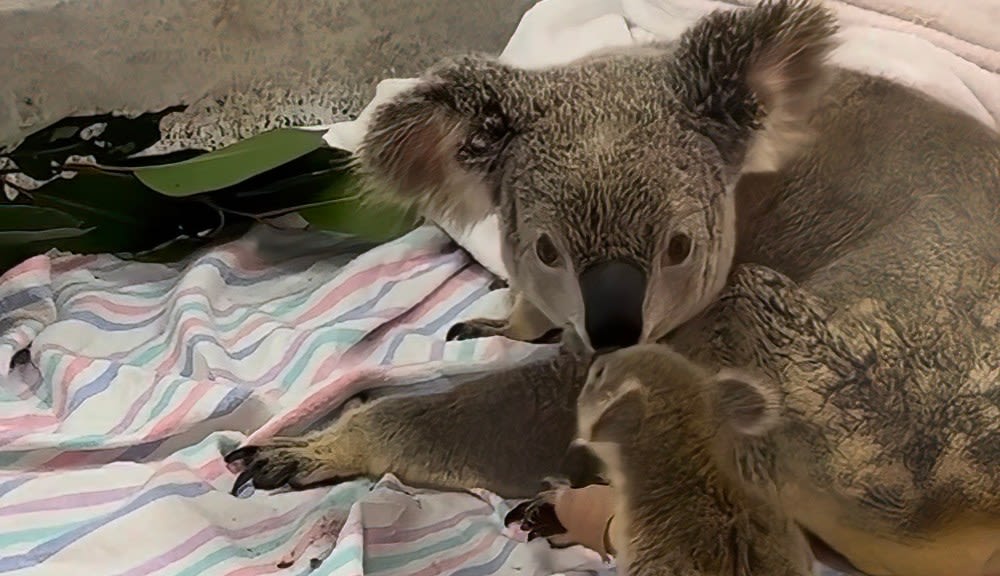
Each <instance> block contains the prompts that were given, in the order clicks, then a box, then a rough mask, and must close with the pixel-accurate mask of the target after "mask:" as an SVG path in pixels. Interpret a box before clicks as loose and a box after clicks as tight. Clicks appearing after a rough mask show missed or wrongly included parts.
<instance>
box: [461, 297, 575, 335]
mask: <svg viewBox="0 0 1000 576" xmlns="http://www.w3.org/2000/svg"><path fill="white" fill-rule="evenodd" d="M561 332H562V330H561V329H560V328H559V327H558V326H555V325H553V324H552V322H551V321H550V320H549V319H548V318H547V317H546V316H545V314H542V312H541V311H540V310H539V309H538V308H536V307H535V306H534V305H533V304H531V303H530V302H528V300H527V298H525V297H524V295H523V294H518V295H517V296H516V297H515V299H514V306H513V308H512V309H511V311H510V314H509V315H508V316H507V318H502V319H495V318H474V319H472V320H466V321H464V322H459V323H457V324H455V325H453V326H452V327H451V329H450V330H449V331H448V337H447V338H448V340H470V339H473V338H486V337H488V336H503V337H505V338H510V339H511V340H519V341H522V342H534V343H539V344H541V343H554V342H558V341H559V338H560V335H561Z"/></svg>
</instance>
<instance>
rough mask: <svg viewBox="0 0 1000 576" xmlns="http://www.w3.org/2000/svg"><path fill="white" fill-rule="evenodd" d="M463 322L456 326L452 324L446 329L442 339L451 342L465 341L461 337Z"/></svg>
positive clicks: (463, 327)
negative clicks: (446, 332) (446, 331)
mask: <svg viewBox="0 0 1000 576" xmlns="http://www.w3.org/2000/svg"><path fill="white" fill-rule="evenodd" d="M465 330H466V328H465V322H459V323H457V324H452V326H451V328H449V329H448V334H446V335H445V337H444V339H445V340H447V341H449V342H451V341H452V340H465V338H463V337H462V336H463V335H464V333H465Z"/></svg>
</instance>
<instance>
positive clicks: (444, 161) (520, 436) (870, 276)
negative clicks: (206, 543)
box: [227, 0, 1000, 576]
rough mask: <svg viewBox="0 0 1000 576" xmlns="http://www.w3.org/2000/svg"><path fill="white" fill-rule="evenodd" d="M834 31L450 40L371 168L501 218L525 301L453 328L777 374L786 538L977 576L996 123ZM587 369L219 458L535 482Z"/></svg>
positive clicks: (294, 476)
mask: <svg viewBox="0 0 1000 576" xmlns="http://www.w3.org/2000/svg"><path fill="white" fill-rule="evenodd" d="M834 29H835V25H834V21H833V18H832V16H831V15H830V14H829V13H828V12H827V11H826V10H824V9H822V8H821V7H819V6H818V5H816V4H814V3H811V2H808V1H802V0H775V1H773V2H770V3H766V4H762V5H760V6H758V7H756V8H752V9H747V10H739V11H731V12H722V13H715V14H712V15H710V16H708V17H706V18H704V19H703V20H702V21H700V22H699V23H698V24H696V25H695V26H694V27H692V28H691V29H690V30H689V31H688V32H687V33H685V34H684V35H683V36H682V37H681V38H680V39H679V40H678V41H677V42H676V43H672V44H669V45H663V46H656V47H647V48H642V49H637V50H630V51H625V52H616V53H609V54H604V55H600V56H596V57H592V58H588V59H586V60H585V61H582V62H579V63H576V64H573V65H570V66H563V67H559V68H554V69H549V70H541V71H524V70H515V69H511V68H508V67H506V66H503V65H501V64H498V63H497V62H495V61H493V60H491V59H488V58H481V57H465V58H459V59H457V60H453V61H449V62H446V63H444V64H442V65H440V66H438V67H437V68H435V69H434V70H433V71H431V72H430V73H429V74H428V75H427V77H426V79H425V81H424V82H423V83H422V84H420V85H419V86H417V87H415V88H414V89H412V90H411V91H409V92H407V93H405V94H403V95H401V96H399V97H398V98H396V99H395V100H394V101H392V102H389V103H387V104H386V105H384V106H383V107H382V108H381V109H380V110H379V111H378V112H377V114H376V116H375V118H374V122H373V125H372V128H371V130H370V133H369V134H368V136H367V139H366V141H365V143H364V145H363V148H362V150H361V152H360V154H359V161H360V165H361V167H362V168H363V169H364V170H365V172H366V173H367V174H368V175H369V177H370V178H371V179H372V180H373V181H374V182H375V183H376V184H378V185H379V186H380V188H381V189H384V190H387V191H388V192H387V193H388V194H389V195H390V198H391V199H392V200H394V201H397V202H402V203H412V204H417V205H419V206H420V207H421V208H422V209H424V210H425V211H426V212H427V213H429V214H432V215H434V216H437V217H450V218H452V219H457V220H459V221H461V222H464V223H466V224H471V223H474V222H475V221H477V220H478V219H480V218H482V217H483V216H485V215H486V214H488V213H490V212H491V211H494V210H495V211H497V212H499V215H500V221H501V223H502V225H503V227H504V231H505V233H506V235H507V243H506V245H505V246H504V253H505V260H506V263H507V266H508V269H509V270H510V272H511V285H512V288H513V289H514V290H515V291H517V292H518V293H519V294H520V295H521V298H520V299H519V303H518V306H517V308H516V309H515V313H514V315H513V317H512V319H511V321H509V322H496V323H490V322H473V323H472V324H471V325H469V326H472V327H473V328H471V329H469V330H466V329H464V328H463V329H461V330H460V331H461V332H465V333H466V335H469V334H476V333H479V334H483V333H501V334H506V335H508V336H513V337H518V338H524V339H530V338H534V337H537V336H538V335H540V334H542V333H544V332H545V331H548V330H549V329H550V328H552V327H569V328H570V332H571V333H576V334H578V335H579V336H580V337H581V339H582V340H584V344H586V345H587V346H586V347H587V348H591V349H601V348H607V347H618V346H626V345H630V344H634V343H636V342H651V341H659V340H663V341H666V342H668V343H669V344H670V345H671V346H672V347H673V348H674V349H676V350H678V351H680V352H681V353H683V354H684V355H686V356H687V357H690V358H692V359H694V360H696V361H698V362H700V363H702V364H703V365H706V366H708V367H712V368H719V367H724V366H725V367H733V368H737V369H740V370H744V371H747V372H752V373H754V374H756V375H758V376H759V377H760V378H761V379H762V380H765V381H771V382H775V383H776V388H777V389H778V390H779V391H780V394H779V396H780V398H781V401H780V404H781V406H780V414H781V417H780V418H779V419H778V421H779V424H778V425H779V426H781V427H783V434H784V437H788V438H792V439H794V441H795V442H798V443H799V446H800V451H799V452H798V453H800V454H802V460H801V462H800V463H799V467H800V468H799V469H798V470H797V471H798V472H799V473H798V474H796V475H795V477H796V478H797V479H798V484H796V485H793V486H790V487H788V488H789V489H788V490H786V491H785V495H786V496H787V504H788V510H789V511H790V513H792V514H793V515H794V519H795V521H796V522H797V524H798V525H800V526H802V528H803V530H804V531H806V532H808V533H809V534H810V535H811V536H812V537H814V538H816V539H818V540H822V541H825V542H826V543H827V544H829V545H830V546H831V547H832V548H834V549H836V550H838V551H839V552H840V553H842V554H843V555H845V556H846V557H847V558H849V559H850V561H851V562H853V563H854V564H855V565H856V566H858V567H859V568H861V569H862V570H864V571H866V572H869V573H878V574H908V575H910V576H919V575H922V574H927V575H931V574H934V575H941V574H958V573H980V574H990V575H991V576H992V574H996V573H1000V568H997V567H996V566H994V564H1000V554H997V555H995V556H993V559H992V560H988V559H989V558H990V557H991V555H993V550H994V546H995V543H996V542H998V541H1000V137H998V135H997V134H996V133H994V132H992V131H990V130H989V129H987V128H986V127H984V126H982V125H980V124H979V123H977V122H976V121H974V120H973V119H971V118H969V117H967V116H966V115H964V114H962V113H960V112H957V111H954V110H952V109H950V108H948V107H947V106H944V105H942V104H940V103H938V102H936V101H933V100H931V99H929V98H927V97H925V96H923V95H921V94H919V93H917V92H914V91H912V90H910V89H908V88H905V87H902V86H898V85H894V84H893V83H891V82H889V81H887V80H884V79H880V78H876V77H869V76H865V75H862V74H859V73H856V72H851V71H847V70H839V69H834V68H832V67H830V66H827V65H825V64H824V61H825V57H826V55H827V54H828V53H829V51H830V50H831V48H832V46H833V43H832V36H833V33H834ZM540 319H542V321H539V320H540ZM587 366H588V361H587V360H586V359H583V358H576V357H574V356H572V355H569V354H562V355H560V356H558V357H557V358H556V359H554V360H553V361H551V362H547V363H541V364H532V365H528V366H522V367H517V368H512V369H509V370H505V371H501V372H497V373H490V374H480V375H473V376H469V377H467V378H466V379H464V380H456V381H455V382H454V387H453V388H452V389H451V390H450V391H448V392H444V393H440V394H435V395H417V396H388V397H383V398H379V399H376V400H373V401H371V402H368V403H365V404H363V405H362V406H361V407H360V408H358V409H355V410H352V411H350V412H349V413H347V414H346V415H345V416H343V417H341V418H340V419H339V420H338V421H337V422H336V423H334V424H333V425H331V426H330V427H329V428H328V429H326V430H323V431H321V432H318V433H316V434H314V435H311V436H308V437H305V438H278V439H275V440H273V441H271V442H268V443H266V444H264V445H260V446H246V447H243V448H240V449H238V450H236V451H235V452H233V453H231V454H230V455H229V456H228V457H227V460H229V461H230V462H234V461H240V462H242V463H243V464H244V467H245V470H244V472H243V473H242V474H241V476H240V478H239V479H238V480H237V484H242V483H245V482H247V481H250V480H252V481H253V482H254V483H255V485H256V486H257V487H259V488H264V489H269V488H276V487H279V486H285V485H288V486H291V487H293V488H299V487H304V486H307V485H309V484H311V483H313V482H322V481H329V480H335V479H343V478H350V477H354V476H360V475H368V476H378V475H380V474H383V473H385V472H393V473H396V474H397V475H399V476H400V477H401V478H402V479H403V480H404V481H405V482H408V483H413V484H422V485H430V486H437V487H442V488H460V487H470V486H479V487H484V488H488V489H491V490H494V491H496V492H499V493H500V494H502V495H504V496H509V497H518V496H528V495H531V494H533V493H534V492H535V490H536V488H537V486H538V483H539V481H540V480H541V479H542V478H543V477H545V476H547V475H551V474H554V473H557V472H558V471H559V466H560V462H561V459H562V457H563V455H564V454H565V451H566V447H567V446H568V444H569V443H570V441H571V440H572V438H573V437H574V434H575V413H574V404H575V400H576V396H577V394H578V392H579V389H580V387H581V386H582V384H583V382H584V379H585V375H586V371H587ZM763 457H764V461H765V462H766V454H764V455H763ZM754 471H756V472H760V473H761V474H766V473H767V470H766V466H764V468H763V469H761V470H754ZM949 538H951V540H949ZM966 544H967V545H966ZM956 545H960V548H958V550H961V553H960V554H956V553H955V550H956V548H955V547H956ZM949 554H950V555H949ZM990 562H992V564H990ZM980 566H982V571H981V572H978V570H979V567H980ZM963 570H965V572H962V571H963ZM991 570H992V571H991Z"/></svg>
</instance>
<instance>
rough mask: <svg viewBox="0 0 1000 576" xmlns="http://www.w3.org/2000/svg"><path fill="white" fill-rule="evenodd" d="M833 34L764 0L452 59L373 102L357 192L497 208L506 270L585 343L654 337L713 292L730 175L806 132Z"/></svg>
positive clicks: (762, 165) (761, 165)
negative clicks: (580, 50) (361, 187)
mask: <svg viewBox="0 0 1000 576" xmlns="http://www.w3.org/2000/svg"><path fill="white" fill-rule="evenodd" d="M834 31H835V24H834V20H833V17H832V16H831V15H830V14H829V13H828V12H827V11H826V10H825V9H823V8H821V7H820V6H819V5H817V4H814V3H813V2H811V1H809V0H774V1H771V2H769V3H765V4H762V5H760V6H758V7H755V8H750V9H745V10H737V11H731V12H719V13H715V14H712V15H709V16H707V17H706V18H704V19H703V20H701V21H700V22H698V23H697V24H696V25H695V26H693V27H692V28H691V29H690V30H688V31H687V32H686V33H685V34H684V35H683V36H682V37H681V38H680V39H679V40H678V41H677V42H675V43H672V44H669V45H661V46H654V47H642V48H637V49H631V50H627V51H621V52H615V53H608V54H603V55H601V56H594V57H591V58H588V59H585V60H583V61H580V62H576V63H573V64H571V65H567V66H561V67H557V68H550V69H545V70H530V71H529V70H520V69H515V68H511V67H509V66H506V65H504V64H501V63H499V62H497V61H495V60H493V59H491V58H487V57H479V56H466V57H461V58H457V59H452V60H449V61H446V62H443V63H441V64H439V65H438V66H436V67H435V68H433V69H432V70H430V71H429V72H428V73H427V74H426V76H425V77H424V79H423V80H422V81H421V82H420V83H419V84H418V85H416V86H415V87H413V88H412V89H410V90H408V91H406V92H404V93H402V94H400V95H398V96H397V97H396V98H394V99H393V100H391V101H389V102H387V103H386V104H384V105H382V106H381V107H380V108H379V109H377V110H376V112H375V114H374V116H373V119H372V123H371V125H370V128H369V131H368V133H367V135H366V138H365V140H364V141H363V143H362V145H361V147H360V149H359V151H358V153H357V161H358V162H357V164H358V167H359V168H360V170H361V173H362V174H363V175H364V176H365V177H366V180H367V182H368V183H369V184H370V189H371V190H372V195H371V196H370V197H373V198H382V199H384V200H388V201H391V202H396V203H399V204H403V205H409V206H417V207H418V208H419V209H420V210H421V211H422V212H423V213H424V214H426V215H428V216H429V217H431V218H432V219H435V220H447V221H449V222H451V223H452V224H453V225H455V226H458V227H471V226H472V225H474V224H475V223H477V222H478V221H480V220H482V219H483V218H485V217H486V216H487V215H489V214H492V213H495V214H497V215H498V217H499V221H500V223H501V228H502V232H503V235H504V237H505V240H504V244H503V246H502V253H503V255H504V260H505V263H506V265H507V268H508V270H509V272H510V275H511V279H510V280H511V285H512V286H513V287H514V288H515V289H517V290H519V291H521V292H522V293H523V294H524V295H525V296H526V297H527V298H528V299H529V300H530V301H531V302H532V303H533V304H534V305H535V306H536V307H538V308H539V310H541V311H542V312H543V313H544V314H545V315H546V316H548V317H549V319H550V320H551V321H552V322H553V323H554V324H555V325H557V326H562V327H568V328H571V329H573V330H575V331H576V332H577V334H579V335H580V336H581V338H582V340H584V342H585V344H587V345H589V346H590V347H591V348H594V349H603V348H617V347H622V346H628V345H632V344H636V343H640V342H650V341H656V340H658V339H660V338H662V337H663V336H664V335H666V334H667V333H668V332H670V331H671V330H673V329H674V328H675V327H677V326H678V325H680V324H681V323H683V322H685V321H686V320H688V319H690V318H691V317H692V316H694V315H696V314H697V313H699V312H700V311H701V310H702V309H704V308H705V307H706V306H707V305H708V304H709V303H710V302H711V301H712V300H713V299H714V298H715V296H716V295H717V293H718V292H719V290H721V288H722V286H723V284H724V282H725V279H726V276H727V274H728V272H729V268H730V265H731V263H732V258H733V253H734V243H735V237H736V215H735V211H734V199H733V190H734V186H735V182H736V180H737V178H738V176H739V175H740V174H741V173H742V172H746V171H757V170H770V169H774V168H776V167H779V166H780V165H781V164H782V163H783V162H785V161H786V160H787V159H788V158H789V157H791V155H792V154H793V153H794V152H795V151H796V150H797V149H798V148H800V147H801V145H802V144H803V143H804V142H805V141H806V136H807V134H808V133H807V132H806V124H807V120H808V116H809V114H810V113H811V111H812V109H813V107H814V101H815V100H816V98H817V94H818V93H819V92H820V91H821V88H822V86H823V79H824V76H825V74H824V65H823V62H824V59H825V57H826V55H827V53H828V52H829V50H830V49H831V48H832V46H833V43H832V36H833V34H834Z"/></svg>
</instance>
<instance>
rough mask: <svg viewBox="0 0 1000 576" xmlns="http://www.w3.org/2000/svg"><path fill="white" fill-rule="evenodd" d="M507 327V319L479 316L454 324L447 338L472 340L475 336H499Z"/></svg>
mask: <svg viewBox="0 0 1000 576" xmlns="http://www.w3.org/2000/svg"><path fill="white" fill-rule="evenodd" d="M506 328H507V321H506V320H495V319H492V318H477V319H474V320H468V321H465V322H458V323H457V324H453V325H452V327H451V328H450V329H448V334H447V335H446V336H445V339H446V340H449V341H450V340H472V339H474V338H486V337H489V336H499V335H502V334H503V333H504V330H505V329H506Z"/></svg>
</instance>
